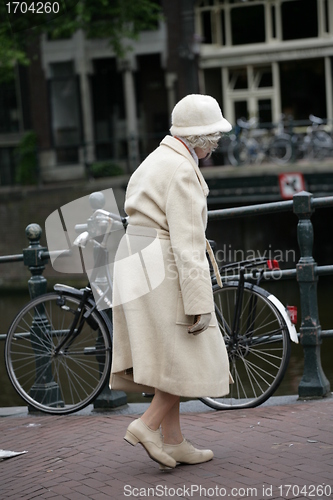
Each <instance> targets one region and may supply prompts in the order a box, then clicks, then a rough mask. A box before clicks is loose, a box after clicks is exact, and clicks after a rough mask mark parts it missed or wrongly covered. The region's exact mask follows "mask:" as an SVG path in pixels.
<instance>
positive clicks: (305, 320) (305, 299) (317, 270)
mask: <svg viewBox="0 0 333 500" xmlns="http://www.w3.org/2000/svg"><path fill="white" fill-rule="evenodd" d="M324 207H333V196H329V197H323V198H313V195H312V194H311V193H308V192H305V191H303V192H301V193H298V194H296V195H294V197H293V200H290V201H289V200H288V201H281V202H274V203H263V204H260V205H252V206H245V207H236V208H227V209H221V210H211V211H209V212H208V220H209V221H211V220H223V219H231V218H237V217H246V216H256V215H264V214H270V213H277V212H289V211H293V212H294V213H295V214H296V215H297V217H298V225H297V239H298V245H299V250H300V259H299V261H298V263H297V265H296V269H286V270H282V271H279V276H281V277H282V278H295V277H296V279H297V281H298V283H299V290H300V303H301V326H300V332H299V333H300V341H301V344H302V346H303V349H304V369H303V376H302V379H301V382H300V384H299V387H298V394H299V396H300V397H301V398H316V397H323V396H326V395H328V394H329V393H330V383H329V381H328V380H327V378H326V376H325V374H324V372H323V369H322V366H321V358H320V345H321V340H322V338H323V337H331V336H333V330H331V329H330V330H325V331H323V330H322V329H321V326H320V322H319V315H318V297H317V280H318V276H322V275H333V265H328V266H317V263H316V262H315V260H314V258H313V256H312V247H313V226H312V222H311V216H312V214H313V212H314V211H315V209H317V208H324ZM248 278H250V276H248ZM263 278H264V279H266V280H270V279H274V278H276V271H267V272H265V273H264V275H263Z"/></svg>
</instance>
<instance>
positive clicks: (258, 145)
mask: <svg viewBox="0 0 333 500" xmlns="http://www.w3.org/2000/svg"><path fill="white" fill-rule="evenodd" d="M331 130H332V129H331V127H330V126H329V125H328V124H327V123H325V120H323V119H322V118H319V117H317V116H314V115H312V114H310V115H309V121H308V122H294V121H293V119H292V117H290V116H289V117H287V118H286V117H285V115H281V117H280V120H279V123H278V124H277V126H276V128H275V132H274V136H273V137H272V135H271V134H272V133H271V132H270V131H269V130H268V129H265V128H258V127H257V120H256V119H254V118H252V119H250V120H248V121H246V120H244V119H243V118H241V119H239V120H237V127H236V128H235V133H234V134H232V135H231V136H230V139H231V142H230V144H229V146H228V150H227V156H228V160H229V162H230V163H231V164H232V165H234V166H242V165H251V164H260V163H262V162H263V161H272V162H273V163H276V164H280V165H284V164H287V163H291V162H294V161H298V160H306V161H312V160H324V159H326V158H328V157H331V156H332V155H333V139H332V136H331Z"/></svg>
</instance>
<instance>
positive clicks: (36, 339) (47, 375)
mask: <svg viewBox="0 0 333 500" xmlns="http://www.w3.org/2000/svg"><path fill="white" fill-rule="evenodd" d="M25 233H26V235H27V237H28V240H29V242H30V245H29V247H28V248H25V249H24V250H23V263H24V264H25V265H26V266H28V268H29V271H30V272H31V274H32V276H31V278H30V279H29V281H28V287H29V293H30V297H31V298H32V299H33V298H35V297H38V296H40V295H42V294H44V293H46V291H47V280H46V278H45V277H44V276H42V273H43V271H44V269H45V265H44V263H45V261H44V259H43V258H42V252H44V251H46V250H47V248H45V247H42V246H41V245H40V243H39V242H40V237H41V235H42V229H41V227H40V226H39V225H38V224H29V226H27V228H26V230H25ZM49 329H50V324H49V321H48V318H47V316H46V314H45V309H44V306H43V304H40V305H39V306H38V310H37V308H36V310H35V316H34V318H33V320H32V324H31V327H30V339H31V345H32V347H33V349H34V351H35V359H36V375H35V383H34V385H33V386H32V387H31V389H30V396H31V397H32V398H33V399H35V400H36V401H43V402H45V403H47V404H52V405H54V406H62V405H63V402H62V396H61V392H60V388H59V386H58V384H57V383H56V382H55V381H54V379H53V374H52V369H51V365H50V364H49V363H48V360H49V356H50V353H49V351H48V350H47V349H43V348H44V347H45V346H46V345H47V342H48V337H47V336H46V338H45V332H48V331H49ZM43 351H44V352H43ZM28 408H29V412H30V411H31V412H33V411H36V410H35V409H34V408H32V407H31V406H30V405H29V407H28Z"/></svg>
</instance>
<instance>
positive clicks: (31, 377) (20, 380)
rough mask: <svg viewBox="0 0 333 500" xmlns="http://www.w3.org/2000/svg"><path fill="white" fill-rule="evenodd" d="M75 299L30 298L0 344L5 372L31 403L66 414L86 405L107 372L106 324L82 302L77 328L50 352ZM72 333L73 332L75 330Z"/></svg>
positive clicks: (54, 296) (65, 329)
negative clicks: (0, 344)
mask: <svg viewBox="0 0 333 500" xmlns="http://www.w3.org/2000/svg"><path fill="white" fill-rule="evenodd" d="M79 306H80V301H79V300H78V299H77V298H76V297H73V296H72V295H69V294H66V293H61V294H58V293H49V294H46V295H42V296H40V297H37V298H35V299H33V300H32V301H30V302H29V303H28V304H27V305H26V306H25V307H24V308H23V309H22V310H21V311H20V312H19V313H18V315H17V316H16V318H15V319H14V320H13V322H12V324H11V326H10V328H9V331H8V334H7V339H6V344H5V363H6V369H7V372H8V376H9V378H10V380H11V382H12V384H13V386H14V388H15V389H16V391H17V392H18V393H19V395H20V396H21V397H22V398H23V399H24V400H25V401H26V402H27V403H28V404H29V405H31V406H32V407H33V408H35V409H36V410H39V411H43V412H46V413H51V414H68V413H72V412H75V411H78V410H81V409H82V408H84V407H85V406H87V405H88V404H89V403H90V402H91V401H93V399H94V398H95V397H96V396H97V395H98V394H99V392H100V391H101V390H102V389H103V387H104V385H105V382H106V380H107V379H108V377H109V374H110V367H111V334H112V325H111V322H110V321H109V320H108V318H107V316H106V315H103V314H101V312H98V311H96V310H93V311H92V307H93V305H92V304H90V303H89V302H88V303H86V304H85V305H84V307H83V310H82V316H81V318H83V322H82V329H81V331H80V332H79V333H78V335H77V336H76V337H75V335H74V336H73V338H72V340H71V341H70V342H67V345H64V347H63V348H62V349H61V350H60V352H59V353H58V354H56V353H55V348H56V347H57V346H58V345H59V343H60V342H61V341H62V340H63V339H64V337H65V335H66V334H67V333H68V332H69V330H70V328H71V325H72V323H73V320H74V315H75V313H76V312H77V310H78V308H79ZM76 333H77V331H76Z"/></svg>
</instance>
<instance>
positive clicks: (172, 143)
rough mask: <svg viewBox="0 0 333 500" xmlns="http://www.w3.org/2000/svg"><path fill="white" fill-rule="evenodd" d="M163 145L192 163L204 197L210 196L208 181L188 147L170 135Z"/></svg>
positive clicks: (163, 141)
mask: <svg viewBox="0 0 333 500" xmlns="http://www.w3.org/2000/svg"><path fill="white" fill-rule="evenodd" d="M161 145H163V146H167V147H169V148H171V149H173V150H174V151H176V152H177V153H179V154H181V155H182V156H184V157H185V158H186V159H187V160H188V161H189V162H190V163H191V165H192V166H193V168H194V170H195V173H196V174H197V177H198V179H199V182H200V185H201V188H202V191H203V193H204V195H205V196H208V193H209V189H208V186H207V184H206V181H205V179H204V177H203V175H202V173H201V172H200V169H199V167H198V165H197V163H196V161H195V160H194V158H193V156H192V155H191V153H190V152H189V151H188V149H187V148H186V146H185V145H184V144H183V143H182V142H180V141H178V139H175V138H174V137H172V136H170V135H167V136H165V137H164V139H163V140H162V142H161Z"/></svg>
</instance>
